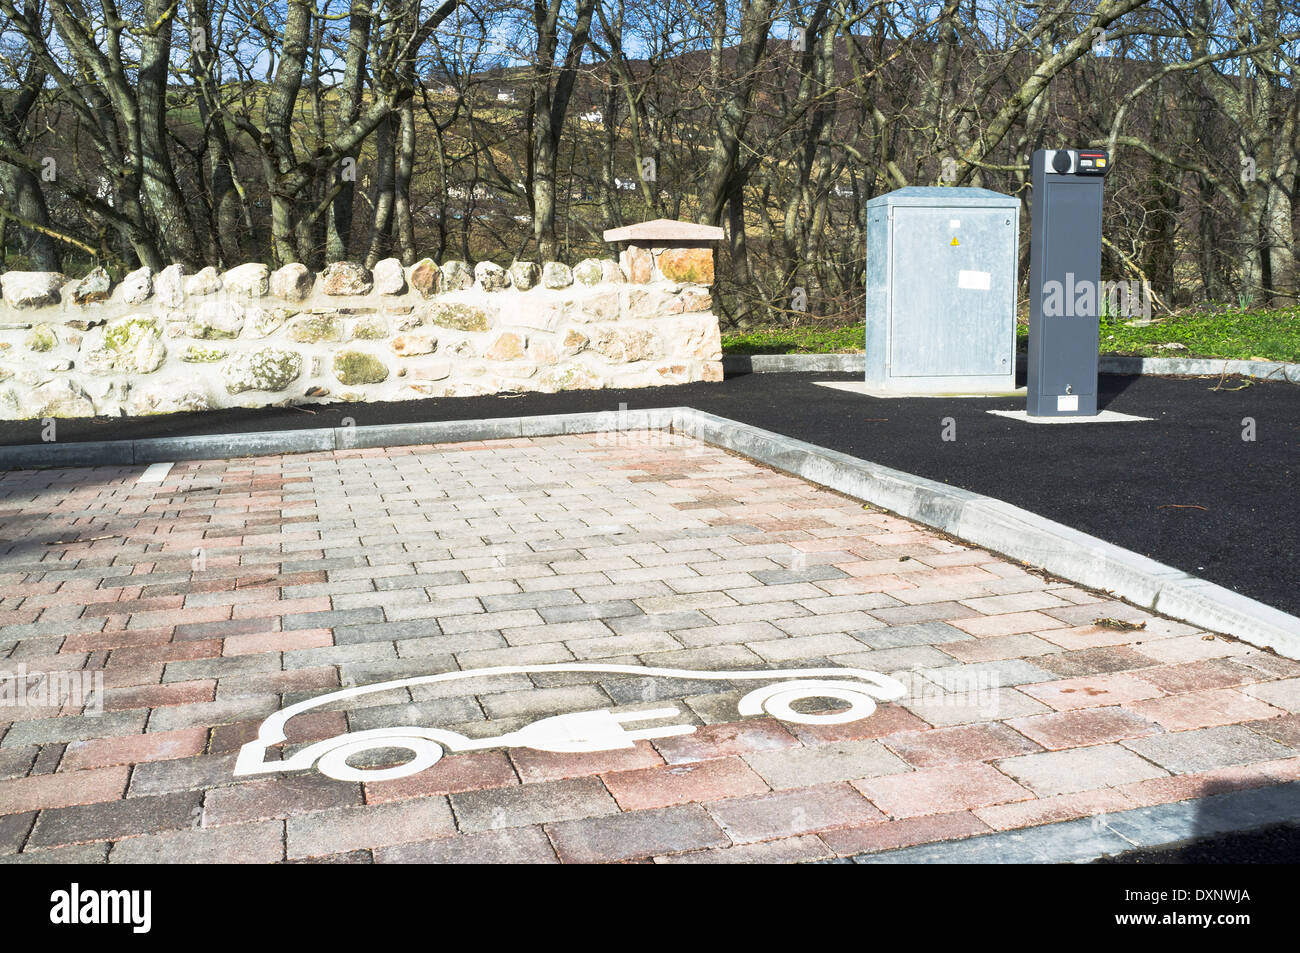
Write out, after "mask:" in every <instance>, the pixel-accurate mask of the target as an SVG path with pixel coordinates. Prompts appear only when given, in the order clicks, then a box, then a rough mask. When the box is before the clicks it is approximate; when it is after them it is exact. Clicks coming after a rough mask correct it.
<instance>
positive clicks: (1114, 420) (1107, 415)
mask: <svg viewBox="0 0 1300 953" xmlns="http://www.w3.org/2000/svg"><path fill="white" fill-rule="evenodd" d="M989 413H990V414H997V415H998V416H999V417H1010V418H1011V419H1012V420H1021V421H1024V422H1025V423H1027V424H1131V423H1138V422H1141V421H1146V420H1152V419H1153V418H1151V417H1137V416H1134V415H1133V414H1121V413H1119V412H1117V411H1114V410H1102V411H1098V413H1097V415H1096V416H1094V417H1030V416H1029V412H1028V411H1024V410H990V411H989Z"/></svg>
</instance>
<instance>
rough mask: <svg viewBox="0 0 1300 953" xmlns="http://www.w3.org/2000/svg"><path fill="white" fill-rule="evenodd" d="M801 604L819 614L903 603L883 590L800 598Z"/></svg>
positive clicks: (863, 609)
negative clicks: (818, 597)
mask: <svg viewBox="0 0 1300 953" xmlns="http://www.w3.org/2000/svg"><path fill="white" fill-rule="evenodd" d="M799 605H801V606H803V607H804V608H805V609H808V610H810V611H812V612H814V613H815V614H817V615H825V614H833V613H838V612H864V611H867V610H870V609H883V608H885V607H887V606H899V605H902V603H901V602H899V601H898V600H897V599H895V598H894V597H893V596H887V595H885V594H884V593H883V592H864V593H861V594H859V595H852V596H826V597H824V598H821V599H800V600H799Z"/></svg>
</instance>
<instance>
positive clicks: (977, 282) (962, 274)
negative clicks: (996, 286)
mask: <svg viewBox="0 0 1300 953" xmlns="http://www.w3.org/2000/svg"><path fill="white" fill-rule="evenodd" d="M992 283H993V275H992V274H991V273H990V272H987V271H959V272H957V287H958V288H966V289H967V290H969V291H988V290H989V288H990V287H991V286H992Z"/></svg>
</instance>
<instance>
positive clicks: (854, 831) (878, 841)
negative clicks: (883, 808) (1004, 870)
mask: <svg viewBox="0 0 1300 953" xmlns="http://www.w3.org/2000/svg"><path fill="white" fill-rule="evenodd" d="M988 831H989V827H988V825H987V824H985V823H984V822H983V821H981V820H980V819H979V818H978V817H976V816H975V815H974V814H972V813H970V812H969V811H959V812H957V813H955V814H931V815H929V816H926V817H909V818H903V819H899V820H885V821H878V822H876V823H874V824H864V825H862V826H861V827H846V828H843V829H841V830H834V831H823V832H822V833H821V834H820V835H818V836H819V837H820V838H821V840H822V842H823V843H825V844H826V846H827V847H829V848H830V849H831V850H833V851H835V853H837V854H839V855H840V856H848V855H851V854H861V853H866V852H868V851H880V850H894V849H896V848H901V847H915V846H916V845H917V844H930V843H933V842H934V841H941V840H959V839H961V838H965V837H971V836H973V835H975V834H986V833H988Z"/></svg>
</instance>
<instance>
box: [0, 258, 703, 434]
mask: <svg viewBox="0 0 1300 953" xmlns="http://www.w3.org/2000/svg"><path fill="white" fill-rule="evenodd" d="M692 251H695V250H692ZM706 256H707V258H708V268H707V276H706V275H705V268H704V261H703V259H704V257H706ZM637 271H638V274H637V275H636V276H635V277H636V278H638V279H639V280H637V281H629V280H628V278H629V276H628V274H627V273H626V272H625V271H624V270H623V268H622V267H620V265H619V263H618V262H615V261H612V260H599V259H588V260H586V261H583V262H581V263H579V264H578V265H576V266H575V267H573V268H570V267H569V266H567V265H565V264H562V263H560V262H546V263H544V264H542V265H538V264H536V263H533V262H515V263H514V264H512V265H511V266H510V267H509V268H502V267H501V266H499V265H495V264H492V263H491V262H479V263H478V264H477V265H475V266H474V267H472V268H471V267H470V266H469V265H468V264H466V263H465V262H461V261H447V262H444V263H443V264H442V265H438V264H437V263H435V262H433V261H430V260H428V259H425V260H424V261H420V262H417V263H416V264H414V265H412V266H410V267H403V266H402V264H401V263H400V262H399V261H397V260H396V259H388V260H386V261H381V262H379V263H378V264H376V265H375V267H374V269H373V270H370V269H367V268H365V267H363V266H362V265H360V264H357V263H356V262H336V263H334V264H331V265H329V266H328V267H327V268H325V270H324V271H322V272H321V273H320V274H319V275H315V274H312V273H311V272H310V271H309V270H308V269H307V268H306V267H305V266H303V265H301V264H291V265H285V266H284V267H283V268H280V269H278V270H276V271H274V272H273V271H271V270H270V269H269V268H267V266H265V265H261V264H247V265H240V266H238V267H236V268H232V269H230V270H228V271H226V272H224V273H218V272H217V271H216V269H214V268H205V269H203V270H201V271H199V272H198V273H196V274H186V272H185V270H184V269H183V268H182V267H181V266H179V265H172V266H171V267H169V268H165V269H163V270H162V271H160V272H158V273H152V272H150V270H149V269H147V268H141V269H139V270H138V271H134V272H132V273H130V274H128V275H126V276H125V277H124V278H123V280H122V281H121V282H118V283H116V284H114V283H113V282H112V281H111V279H110V277H109V275H108V273H107V272H105V271H104V270H103V269H95V270H94V271H92V272H91V273H90V274H88V275H86V276H85V277H83V278H81V279H79V280H69V279H67V278H66V277H65V276H63V275H60V274H53V273H47V272H7V273H5V274H4V275H0V291H2V292H3V306H2V307H0V419H25V418H33V417H36V418H42V417H88V416H95V415H108V416H122V415H126V416H138V415H144V414H163V413H174V412H179V411H197V410H205V409H208V408H215V407H262V406H267V405H283V404H313V403H324V402H331V401H361V400H367V401H371V400H410V399H417V398H425V397H460V396H471V395H480V394H497V393H506V392H522V391H540V392H543V393H552V392H555V391H560V390H569V389H590V388H602V387H648V386H653V385H657V384H676V383H686V382H690V381H711V380H721V379H722V364H721V360H722V350H721V341H720V338H719V332H718V320H717V318H716V317H715V316H714V315H713V313H712V310H711V309H712V298H711V296H710V293H709V288H708V285H707V284H706V283H701V282H702V281H705V282H707V281H711V280H712V255H711V253H708V252H707V250H705V251H704V253H703V254H697V255H696V260H695V261H693V262H690V261H688V262H686V264H685V265H684V266H682V267H680V268H678V267H674V265H670V266H669V267H666V268H663V269H662V270H661V269H660V268H659V267H655V268H652V269H645V268H639V269H637Z"/></svg>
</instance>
